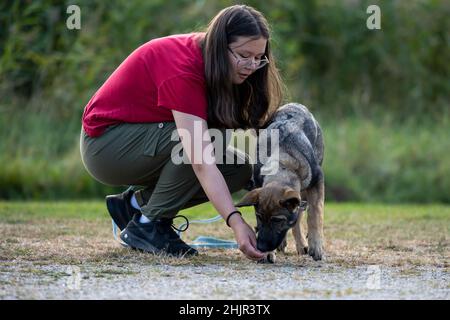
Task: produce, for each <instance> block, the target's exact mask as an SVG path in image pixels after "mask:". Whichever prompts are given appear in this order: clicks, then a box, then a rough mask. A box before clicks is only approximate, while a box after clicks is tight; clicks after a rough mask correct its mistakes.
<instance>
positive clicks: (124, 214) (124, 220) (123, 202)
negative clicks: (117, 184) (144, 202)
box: [106, 189, 141, 230]
mask: <svg viewBox="0 0 450 320" xmlns="http://www.w3.org/2000/svg"><path fill="white" fill-rule="evenodd" d="M133 192H134V191H133V190H131V189H129V190H127V191H125V192H123V193H121V194H114V195H110V196H106V207H107V208H108V212H109V214H110V216H111V218H112V219H113V220H114V223H115V224H116V225H117V226H118V227H119V229H120V230H123V229H125V227H126V226H127V225H128V223H129V222H130V221H131V219H132V218H133V216H134V215H135V214H140V213H141V212H140V211H139V210H138V209H136V208H134V207H133V206H132V205H131V203H130V199H131V196H132V195H133Z"/></svg>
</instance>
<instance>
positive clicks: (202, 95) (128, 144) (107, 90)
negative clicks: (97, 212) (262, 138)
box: [80, 5, 282, 260]
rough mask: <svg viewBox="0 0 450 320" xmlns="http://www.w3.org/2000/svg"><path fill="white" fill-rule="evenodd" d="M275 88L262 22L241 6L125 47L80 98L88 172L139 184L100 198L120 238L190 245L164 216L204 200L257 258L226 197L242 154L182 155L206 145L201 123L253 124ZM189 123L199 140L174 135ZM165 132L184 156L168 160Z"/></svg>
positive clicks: (144, 244)
mask: <svg viewBox="0 0 450 320" xmlns="http://www.w3.org/2000/svg"><path fill="white" fill-rule="evenodd" d="M281 88H282V83H281V80H280V77H279V74H278V72H277V69H276V67H275V64H274V61H273V58H272V55H271V52H270V45H269V27H268V24H267V21H266V19H265V18H264V17H263V15H262V14H261V13H260V12H258V11H256V10H255V9H253V8H251V7H248V6H245V5H235V6H231V7H228V8H225V9H223V10H222V11H221V12H219V13H218V14H217V15H216V16H215V17H214V18H213V20H212V21H211V22H210V23H209V25H208V28H207V30H206V32H205V33H192V34H183V35H173V36H169V37H164V38H159V39H154V40H152V41H150V42H147V43H145V44H144V45H142V46H141V47H139V48H138V49H136V50H135V51H134V52H133V53H132V54H130V56H128V57H127V58H126V60H125V61H124V62H123V63H122V64H121V65H120V66H119V67H118V68H117V69H116V70H115V71H114V72H113V74H112V75H111V76H110V77H109V78H108V80H107V81H106V82H105V83H104V84H103V86H102V87H101V88H100V89H99V90H98V91H97V92H96V93H95V95H94V96H93V97H92V98H91V100H90V101H89V103H88V104H87V106H86V107H85V110H84V113H83V119H82V124H83V128H82V132H81V141H80V143H81V147H80V148H81V155H82V160H83V163H84V165H85V167H86V169H87V171H88V172H89V173H90V174H91V175H92V176H93V177H94V178H95V179H97V180H98V181H100V182H102V183H104V184H109V185H133V186H143V188H142V189H141V190H137V191H132V190H128V191H126V192H124V193H123V194H120V195H113V196H108V197H107V206H108V211H109V212H110V214H111V216H112V217H113V219H114V221H115V222H116V223H117V224H118V226H119V228H120V229H121V230H122V232H121V239H122V240H123V241H124V242H125V243H126V244H128V245H129V246H131V247H133V248H137V249H140V250H143V251H146V252H151V253H158V252H164V253H168V254H172V255H191V254H197V251H196V250H195V249H193V248H191V247H190V246H188V245H187V244H186V243H184V242H183V241H182V240H181V239H180V238H179V237H178V235H177V234H176V232H175V231H174V230H173V229H172V221H173V218H174V217H175V216H176V214H177V213H178V211H180V210H181V209H184V208H189V207H192V206H195V205H197V204H200V203H203V202H206V201H208V200H209V201H211V202H212V204H213V205H214V207H215V208H216V210H217V211H218V212H219V213H220V215H221V216H222V217H223V218H224V219H225V220H226V223H227V225H228V226H229V227H231V228H232V229H233V232H234V235H235V238H236V241H237V243H238V246H239V249H240V250H241V251H242V252H243V253H244V254H245V255H246V257H248V258H249V259H253V260H259V259H261V258H263V257H264V254H263V253H262V252H260V251H258V250H257V249H256V240H255V233H254V231H253V230H252V228H251V227H250V226H249V225H248V224H247V223H246V222H245V220H244V219H243V218H242V215H241V214H240V212H239V211H238V210H236V207H235V206H234V205H233V201H232V197H231V193H233V192H236V191H238V190H240V189H242V188H243V187H244V186H245V185H246V184H247V183H248V181H249V179H250V177H251V174H252V167H251V165H250V164H249V163H248V162H249V161H248V157H247V156H246V155H244V156H245V159H243V160H246V161H245V163H244V164H227V163H225V164H217V163H214V162H212V163H211V161H192V160H193V158H194V153H195V152H194V149H195V148H194V147H197V148H200V150H201V155H203V154H205V152H203V151H207V150H210V149H208V148H210V147H211V137H210V134H209V131H210V130H209V129H210V128H218V129H220V130H222V132H223V130H224V129H234V128H242V129H248V128H255V129H258V128H261V127H262V126H263V125H264V123H265V122H266V121H267V120H268V118H269V117H270V115H271V114H272V113H273V111H274V110H275V109H276V108H277V107H278V106H279V105H280V103H281V98H282V97H281V95H282V94H281V93H282V90H281ZM195 126H197V128H201V134H202V136H203V139H200V140H193V141H190V139H187V138H185V137H187V136H185V135H184V134H185V133H187V134H189V135H190V137H193V136H194V135H195V132H194V131H195V130H194V127H195ZM173 131H175V133H178V137H181V138H182V139H181V144H182V149H183V150H182V152H183V153H186V154H185V156H187V158H188V159H189V160H190V163H187V164H176V163H175V162H174V161H173V157H171V154H172V149H173V148H174V146H175V145H176V144H177V143H178V142H177V141H172V140H171V136H172V132H173ZM181 133H183V135H182V134H181ZM190 142H192V143H190ZM227 144H228V143H226V144H225V146H226V145H227ZM230 148H231V147H228V148H227V149H226V152H225V156H228V155H229V153H230V150H231V149H230ZM200 160H205V159H200ZM217 160H219V159H217ZM238 163H239V162H238ZM240 163H243V162H240Z"/></svg>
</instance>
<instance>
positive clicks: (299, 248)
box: [297, 246, 308, 255]
mask: <svg viewBox="0 0 450 320" xmlns="http://www.w3.org/2000/svg"><path fill="white" fill-rule="evenodd" d="M297 253H298V254H299V255H304V254H308V246H297Z"/></svg>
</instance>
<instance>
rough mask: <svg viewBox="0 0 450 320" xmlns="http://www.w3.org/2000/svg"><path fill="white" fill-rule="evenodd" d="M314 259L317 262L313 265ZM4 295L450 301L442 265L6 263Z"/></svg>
mask: <svg viewBox="0 0 450 320" xmlns="http://www.w3.org/2000/svg"><path fill="white" fill-rule="evenodd" d="M313 264H314V265H313ZM0 284H1V286H0V298H1V299H449V298H450V288H449V284H450V277H449V274H448V273H447V272H445V271H444V270H442V269H434V268H414V269H411V268H409V269H404V268H401V267H385V266H360V267H342V266H336V265H332V264H326V263H311V264H309V265H303V266H302V265H300V264H299V265H284V264H281V263H280V264H277V265H254V264H242V263H228V264H208V265H200V266H195V265H179V266H176V265H142V264H139V263H129V264H126V265H109V266H102V267H101V268H100V269H99V266H98V265H97V264H86V265H81V266H70V265H39V266H37V265H33V263H20V264H18V265H17V264H11V265H10V266H3V267H2V270H1V273H0Z"/></svg>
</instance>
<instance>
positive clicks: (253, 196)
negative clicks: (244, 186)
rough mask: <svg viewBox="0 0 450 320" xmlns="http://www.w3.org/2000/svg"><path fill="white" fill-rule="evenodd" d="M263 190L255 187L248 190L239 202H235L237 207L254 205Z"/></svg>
mask: <svg viewBox="0 0 450 320" xmlns="http://www.w3.org/2000/svg"><path fill="white" fill-rule="evenodd" d="M260 191H261V188H256V189H253V190H252V191H250V192H247V193H246V194H245V196H244V197H243V198H242V199H241V201H239V203H237V204H235V205H234V206H235V207H238V208H239V207H246V206H253V205H255V204H256V203H257V202H258V197H259V192H260Z"/></svg>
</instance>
